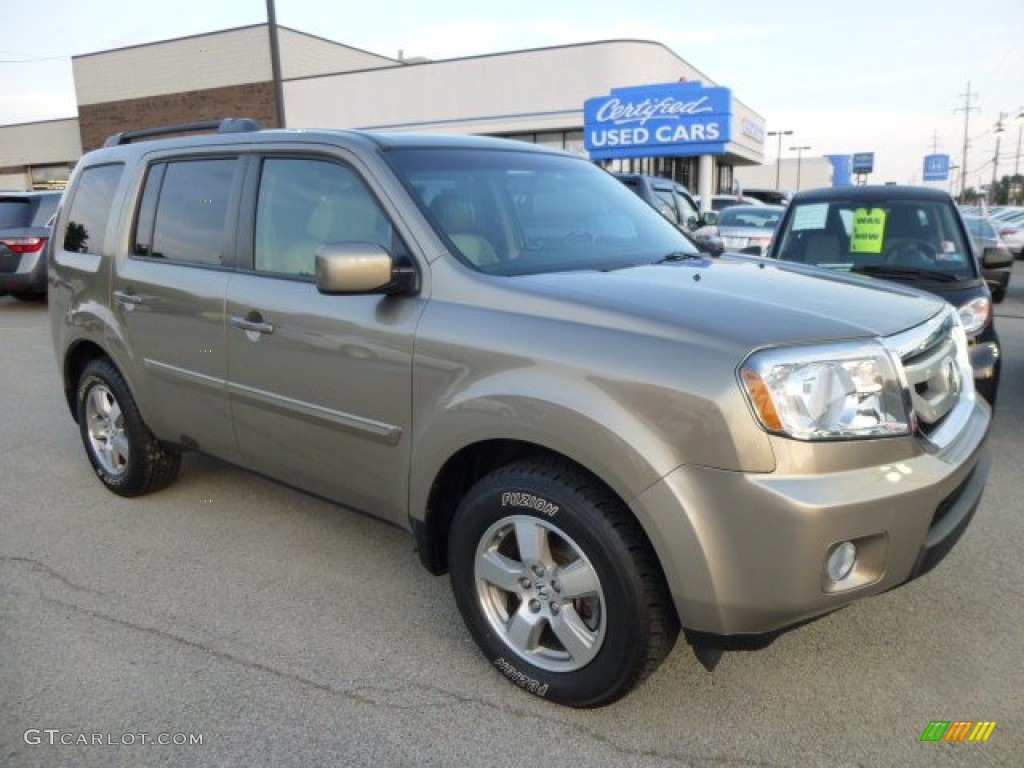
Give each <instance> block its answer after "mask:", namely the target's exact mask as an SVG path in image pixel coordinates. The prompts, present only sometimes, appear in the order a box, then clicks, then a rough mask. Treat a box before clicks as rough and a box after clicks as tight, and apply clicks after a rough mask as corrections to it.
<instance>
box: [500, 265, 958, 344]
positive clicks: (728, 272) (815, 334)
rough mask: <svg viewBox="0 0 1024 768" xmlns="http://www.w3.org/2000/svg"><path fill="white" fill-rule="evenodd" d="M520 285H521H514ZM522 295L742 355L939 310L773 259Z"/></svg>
mask: <svg viewBox="0 0 1024 768" xmlns="http://www.w3.org/2000/svg"><path fill="white" fill-rule="evenodd" d="M519 281H521V282H519ZM517 282H519V285H520V287H522V288H527V287H528V289H529V290H530V292H531V293H535V294H542V295H546V296H548V297H551V298H555V297H557V298H559V299H560V300H561V301H567V302H569V303H570V304H571V305H575V306H576V307H577V308H578V310H590V312H587V314H588V315H590V316H589V317H588V320H589V321H591V322H594V321H597V322H600V319H599V316H598V317H595V316H593V315H592V314H591V313H592V312H596V313H599V314H600V313H608V314H609V315H614V316H617V317H618V318H619V320H618V321H617V320H616V319H615V318H613V317H611V316H609V317H607V318H606V321H607V322H608V324H609V325H611V326H613V327H619V328H622V326H623V325H628V324H627V323H622V322H621V318H622V316H629V317H631V318H634V319H636V320H640V321H647V322H650V323H655V324H658V325H669V326H672V327H674V328H675V329H681V330H685V332H686V333H688V334H696V335H703V336H706V337H707V338H708V340H711V341H714V340H718V341H719V342H722V341H726V340H728V341H731V342H733V343H735V344H736V345H738V346H740V347H744V348H748V349H749V348H753V347H759V346H768V345H772V344H784V343H800V342H813V341H825V340H836V339H846V338H856V337H859V338H864V337H874V336H889V335H892V334H894V333H899V332H901V331H905V330H907V329H908V328H912V327H914V326H916V325H919V324H920V323H923V322H924V321H926V320H927V319H928V318H930V317H932V316H933V315H935V314H936V313H937V312H939V311H940V310H941V309H942V308H943V307H944V306H945V302H943V301H941V300H940V299H937V298H936V297H934V296H930V295H928V294H926V293H923V292H921V291H917V290H914V289H908V288H904V287H902V286H898V285H893V284H890V283H883V282H881V281H871V282H869V281H865V280H863V279H860V278H854V277H848V276H846V275H836V274H831V273H829V272H827V271H825V270H820V269H817V268H814V267H806V266H803V265H795V264H783V263H780V262H778V261H774V260H767V259H754V258H749V259H747V258H737V259H728V258H727V259H721V260H719V259H715V260H711V259H692V260H687V261H678V262H666V263H663V264H651V265H644V266H637V267H628V268H625V269H619V270H613V271H609V272H594V271H587V272H559V273H550V274H540V275H531V276H528V277H523V278H518V279H517Z"/></svg>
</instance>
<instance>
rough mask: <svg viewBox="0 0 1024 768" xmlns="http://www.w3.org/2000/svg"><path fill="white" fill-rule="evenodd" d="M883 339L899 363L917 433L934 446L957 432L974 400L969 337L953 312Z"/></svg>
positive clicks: (942, 442) (944, 442) (950, 438)
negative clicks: (901, 367) (968, 351)
mask: <svg viewBox="0 0 1024 768" xmlns="http://www.w3.org/2000/svg"><path fill="white" fill-rule="evenodd" d="M885 343H886V346H888V347H889V349H890V350H891V351H892V352H893V353H894V354H895V355H896V356H897V357H899V359H900V361H901V362H902V364H903V374H904V377H905V383H906V386H907V391H908V393H909V397H910V405H911V407H912V408H913V411H914V415H915V417H916V420H917V427H918V429H919V430H920V432H921V434H923V435H924V436H925V437H927V438H929V440H930V441H931V442H933V443H935V444H937V445H940V446H942V445H945V444H947V443H948V442H949V441H950V440H952V438H953V437H954V436H955V435H956V434H957V433H959V431H960V428H961V427H962V426H963V423H962V422H963V420H964V419H966V418H967V416H968V415H969V413H970V408H971V403H972V401H973V399H974V398H973V392H974V382H973V379H972V378H971V376H972V373H971V369H970V364H969V363H968V362H967V347H966V345H967V341H966V337H965V336H964V334H963V331H962V329H961V328H960V327H959V326H958V324H957V320H956V315H955V313H954V310H953V309H952V308H948V309H947V310H946V311H944V312H942V313H940V314H938V315H936V316H935V317H933V318H932V319H931V320H929V321H928V322H926V323H924V324H922V325H920V326H918V327H916V328H912V329H911V330H909V331H906V332H904V333H901V334H898V335H897V336H891V337H889V338H887V339H885Z"/></svg>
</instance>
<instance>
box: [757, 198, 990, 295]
mask: <svg viewBox="0 0 1024 768" xmlns="http://www.w3.org/2000/svg"><path fill="white" fill-rule="evenodd" d="M777 242H778V243H779V247H778V250H777V251H776V256H777V257H778V258H780V259H783V260H786V261H799V262H803V263H806V264H815V265H817V266H821V267H830V268H833V269H844V270H848V271H853V272H872V273H881V272H885V271H892V272H900V271H902V272H914V271H919V272H921V273H929V274H932V275H937V276H941V277H944V278H947V279H959V280H967V279H971V278H974V277H977V270H976V267H975V263H974V257H973V255H972V253H971V249H970V246H969V245H968V244H967V243H966V242H965V241H964V237H963V230H962V228H961V227H960V226H959V223H958V221H957V217H956V213H955V210H954V208H953V205H952V204H951V203H949V202H947V201H945V200H935V199H921V200H915V199H911V198H895V199H889V198H885V197H879V198H876V199H864V198H861V199H856V200H852V199H842V198H838V199H836V200H828V201H807V202H798V203H793V204H791V205H790V212H789V214H788V216H787V218H786V222H785V224H784V228H783V230H782V231H781V232H780V233H779V234H778V236H777Z"/></svg>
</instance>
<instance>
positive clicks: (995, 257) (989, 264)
mask: <svg viewBox="0 0 1024 768" xmlns="http://www.w3.org/2000/svg"><path fill="white" fill-rule="evenodd" d="M1011 264H1013V254H1012V253H1010V249H1009V248H986V249H985V250H984V251H982V252H981V266H983V267H985V268H986V269H997V268H998V267H1008V266H1010V265H1011Z"/></svg>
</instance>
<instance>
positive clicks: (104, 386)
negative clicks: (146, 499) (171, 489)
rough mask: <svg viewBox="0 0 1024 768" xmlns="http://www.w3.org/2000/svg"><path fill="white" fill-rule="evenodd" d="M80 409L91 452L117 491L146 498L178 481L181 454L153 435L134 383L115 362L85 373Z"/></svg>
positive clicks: (101, 475)
mask: <svg viewBox="0 0 1024 768" xmlns="http://www.w3.org/2000/svg"><path fill="white" fill-rule="evenodd" d="M76 408H77V412H78V426H79V430H80V432H81V435H82V444H83V445H84V446H85V453H86V455H87V456H88V457H89V462H90V463H91V464H92V466H93V469H95V470H96V474H97V475H98V476H99V478H100V480H101V481H102V482H103V484H104V485H105V486H107V488H109V489H110V490H111V491H113V492H114V493H116V494H118V495H120V496H141V495H142V494H144V493H149V492H150V491H156V490H159V489H160V488H164V487H166V486H167V485H169V484H170V483H171V482H172V481H173V480H174V478H175V477H176V476H177V474H178V469H179V467H180V466H181V453H180V452H179V451H178V450H176V449H175V448H172V447H170V446H167V445H165V444H163V443H161V442H160V441H159V440H157V439H156V438H155V437H154V436H153V433H152V432H150V431H149V427H147V426H146V423H145V422H144V421H143V420H142V416H141V414H140V413H139V409H138V406H136V404H135V398H133V397H132V393H131V391H130V390H129V389H128V384H127V383H125V380H124V377H123V376H121V373H120V371H118V370H117V368H116V367H115V366H114V364H113V363H111V362H110V361H109V360H107V359H105V358H103V359H99V360H93V361H92V362H91V363H89V364H88V365H87V366H86V367H85V370H84V371H82V375H81V377H80V378H79V380H78V390H77V395H76Z"/></svg>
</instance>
